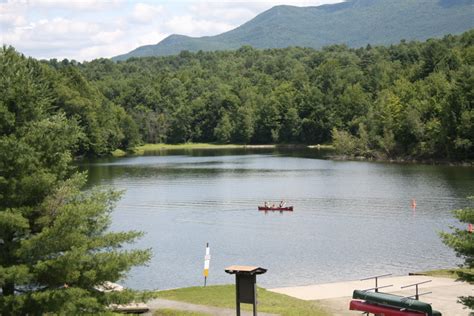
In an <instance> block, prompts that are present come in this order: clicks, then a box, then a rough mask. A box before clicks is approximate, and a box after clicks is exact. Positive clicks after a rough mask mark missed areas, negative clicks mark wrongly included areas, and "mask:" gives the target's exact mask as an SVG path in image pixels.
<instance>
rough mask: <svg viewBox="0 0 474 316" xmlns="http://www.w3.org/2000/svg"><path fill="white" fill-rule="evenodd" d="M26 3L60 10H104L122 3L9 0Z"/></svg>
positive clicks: (119, 0) (105, 0)
mask: <svg viewBox="0 0 474 316" xmlns="http://www.w3.org/2000/svg"><path fill="white" fill-rule="evenodd" d="M9 2H20V3H26V5H27V6H30V7H34V8H45V9H60V10H85V11H94V10H104V9H106V8H111V7H115V6H117V5H119V4H122V3H124V1H123V0H26V1H25V0H9Z"/></svg>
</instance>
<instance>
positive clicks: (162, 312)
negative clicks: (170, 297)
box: [153, 308, 209, 316]
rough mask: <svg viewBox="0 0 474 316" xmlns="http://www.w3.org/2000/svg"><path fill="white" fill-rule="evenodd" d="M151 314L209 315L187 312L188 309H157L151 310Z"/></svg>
mask: <svg viewBox="0 0 474 316" xmlns="http://www.w3.org/2000/svg"><path fill="white" fill-rule="evenodd" d="M153 316H209V314H204V313H198V312H188V311H177V310H174V309H168V308H165V309H158V310H156V311H155V312H153Z"/></svg>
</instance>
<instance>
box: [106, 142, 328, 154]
mask: <svg viewBox="0 0 474 316" xmlns="http://www.w3.org/2000/svg"><path fill="white" fill-rule="evenodd" d="M280 146H281V147H293V146H296V147H308V148H312V149H334V147H333V146H332V145H308V146H306V145H291V144H286V145H285V144H283V145H239V144H209V143H184V144H145V145H141V146H137V147H135V148H134V149H133V152H132V155H139V156H140V155H143V154H145V152H147V151H148V152H153V151H159V150H173V149H181V150H182V149H189V150H191V149H233V148H275V147H280ZM111 154H112V156H114V157H123V156H126V155H127V153H126V152H125V151H123V150H121V149H116V150H114V151H113V152H112V153H111Z"/></svg>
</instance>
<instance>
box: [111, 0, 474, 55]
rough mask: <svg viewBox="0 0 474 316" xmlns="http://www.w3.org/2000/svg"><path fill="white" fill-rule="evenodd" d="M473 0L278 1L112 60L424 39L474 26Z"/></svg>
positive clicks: (392, 42) (172, 36)
mask: <svg viewBox="0 0 474 316" xmlns="http://www.w3.org/2000/svg"><path fill="white" fill-rule="evenodd" d="M473 16H474V0H349V1H347V2H343V3H338V4H331V5H322V6H317V7H294V6H276V7H273V8H271V9H270V10H267V11H265V12H263V13H261V14H259V15H258V16H256V17H255V18H254V19H252V20H250V21H248V22H247V23H245V24H243V25H241V26H239V27H237V28H236V29H234V30H231V31H229V32H226V33H223V34H219V35H216V36H205V37H199V38H193V37H189V36H183V35H171V36H169V37H167V38H166V39H164V40H163V41H161V42H159V43H158V44H156V45H147V46H142V47H139V48H137V49H135V50H133V51H131V52H129V53H128V54H124V55H120V56H116V57H114V58H113V60H125V59H127V58H130V57H143V56H164V55H176V54H178V53H179V52H180V51H183V50H188V51H192V52H195V51H199V50H203V51H214V50H229V49H237V48H239V47H241V46H243V45H250V46H252V47H254V48H284V47H289V46H301V47H312V48H321V47H323V46H327V45H332V44H346V45H348V46H349V47H361V46H365V45H367V44H371V45H380V44H382V45H387V44H394V43H398V42H399V41H400V40H402V39H405V40H425V39H428V38H433V37H438V38H439V37H442V36H444V35H446V34H459V33H462V32H465V31H467V30H469V29H471V28H474V18H473Z"/></svg>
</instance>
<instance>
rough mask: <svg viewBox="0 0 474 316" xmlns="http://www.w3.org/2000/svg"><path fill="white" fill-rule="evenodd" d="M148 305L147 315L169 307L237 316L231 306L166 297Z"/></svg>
mask: <svg viewBox="0 0 474 316" xmlns="http://www.w3.org/2000/svg"><path fill="white" fill-rule="evenodd" d="M147 305H148V307H149V308H150V313H147V314H145V315H152V314H153V311H155V310H157V309H161V308H169V309H174V310H179V311H192V312H200V313H205V314H208V315H216V316H235V309H230V308H221V307H212V306H204V305H197V304H190V303H184V302H178V301H171V300H165V299H161V298H158V299H154V300H151V301H148V302H147ZM241 315H245V316H250V315H252V313H251V312H248V311H241ZM258 315H259V316H260V315H261V316H276V315H275V314H268V313H262V312H258Z"/></svg>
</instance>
